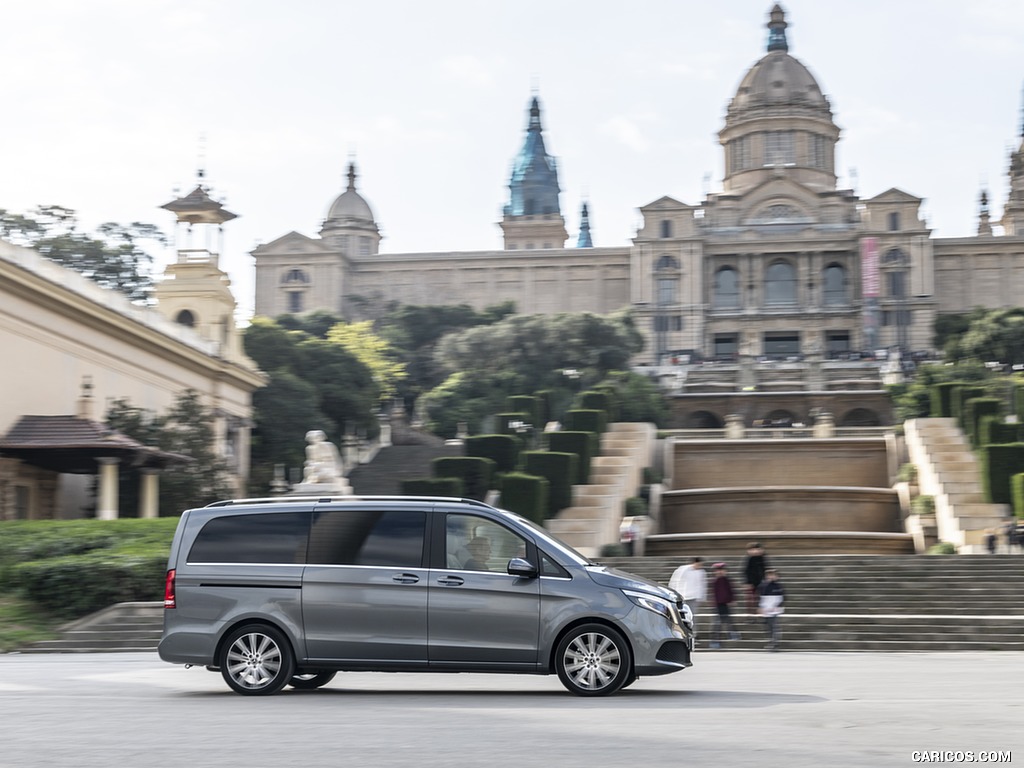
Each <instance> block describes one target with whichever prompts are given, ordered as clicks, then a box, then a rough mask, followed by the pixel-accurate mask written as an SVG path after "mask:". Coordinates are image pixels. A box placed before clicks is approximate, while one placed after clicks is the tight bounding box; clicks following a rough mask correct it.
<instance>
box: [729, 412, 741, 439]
mask: <svg viewBox="0 0 1024 768" xmlns="http://www.w3.org/2000/svg"><path fill="white" fill-rule="evenodd" d="M743 432H744V427H743V416H742V415H741V414H738V413H727V414H726V415H725V437H726V439H727V440H742V439H743Z"/></svg>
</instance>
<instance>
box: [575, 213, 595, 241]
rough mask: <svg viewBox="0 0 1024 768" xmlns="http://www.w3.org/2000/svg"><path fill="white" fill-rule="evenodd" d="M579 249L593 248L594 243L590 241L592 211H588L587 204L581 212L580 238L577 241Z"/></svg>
mask: <svg viewBox="0 0 1024 768" xmlns="http://www.w3.org/2000/svg"><path fill="white" fill-rule="evenodd" d="M576 247H577V248H593V247H594V241H593V240H591V239H590V211H589V210H588V209H587V204H586V203H584V204H583V210H582V211H580V237H579V240H577V241H576Z"/></svg>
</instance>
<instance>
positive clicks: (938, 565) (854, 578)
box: [600, 552, 1024, 651]
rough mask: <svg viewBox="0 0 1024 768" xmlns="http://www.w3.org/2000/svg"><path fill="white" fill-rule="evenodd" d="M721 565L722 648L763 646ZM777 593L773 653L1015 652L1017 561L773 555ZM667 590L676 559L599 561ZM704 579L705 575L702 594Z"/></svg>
mask: <svg viewBox="0 0 1024 768" xmlns="http://www.w3.org/2000/svg"><path fill="white" fill-rule="evenodd" d="M715 560H720V561H722V562H726V563H727V564H728V565H729V573H730V578H731V580H732V584H733V589H734V590H735V591H736V593H737V601H736V603H735V604H734V606H733V613H734V615H735V616H736V618H737V625H738V628H739V630H740V632H741V635H742V637H741V639H740V640H738V641H734V642H726V643H723V647H724V648H725V649H726V650H755V649H759V648H762V647H763V645H764V630H763V626H762V623H761V620H760V619H759V618H758V617H757V616H756V615H752V614H750V613H748V612H747V607H746V604H745V601H744V600H743V599H742V595H741V594H740V593H741V591H742V589H741V588H742V586H743V570H742V568H743V559H742V558H741V557H719V558H714V557H713V553H706V554H705V563H706V565H708V566H710V564H711V563H712V562H714V561H715ZM769 560H770V563H771V566H772V567H774V568H777V569H778V570H779V575H780V581H781V582H782V583H783V585H784V586H785V589H786V613H785V615H784V616H783V618H782V632H783V638H782V649H783V650H789V651H961V650H1024V600H1021V595H1022V594H1024V555H973V556H969V557H968V556H960V555H946V556H921V555H900V556H888V555H778V556H772V555H771V553H770V552H769ZM600 562H602V563H603V564H605V565H609V566H612V567H616V568H622V569H623V570H627V571H631V572H633V573H636V574H637V575H640V576H646V577H647V578H650V579H654V580H655V581H658V582H660V583H663V584H668V580H669V577H670V576H671V574H672V571H673V570H674V569H675V568H676V567H677V566H678V565H680V564H681V563H682V562H684V561H683V560H681V559H679V558H659V557H644V558H601V560H600ZM711 579H712V574H711V573H710V572H709V573H708V586H709V590H710V584H711ZM713 615H714V605H712V604H711V602H710V601H707V602H705V603H703V604H702V605H701V609H700V613H699V617H698V621H699V637H700V641H701V642H700V644H699V647H700V648H702V649H706V648H707V642H708V641H709V640H710V635H711V626H712V618H713Z"/></svg>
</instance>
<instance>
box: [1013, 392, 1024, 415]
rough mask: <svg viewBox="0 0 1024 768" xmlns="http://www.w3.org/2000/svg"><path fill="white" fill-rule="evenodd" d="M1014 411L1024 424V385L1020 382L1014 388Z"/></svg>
mask: <svg viewBox="0 0 1024 768" xmlns="http://www.w3.org/2000/svg"><path fill="white" fill-rule="evenodd" d="M1013 412H1014V413H1016V414H1017V421H1018V422H1019V423H1021V424H1024V387H1022V386H1021V385H1020V384H1019V383H1018V384H1017V385H1016V386H1015V388H1014V390H1013Z"/></svg>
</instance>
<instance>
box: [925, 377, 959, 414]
mask: <svg viewBox="0 0 1024 768" xmlns="http://www.w3.org/2000/svg"><path fill="white" fill-rule="evenodd" d="M958 386H959V384H957V383H955V382H952V381H944V382H941V383H938V384H935V385H933V386H932V393H931V397H932V402H931V415H932V416H933V417H936V418H949V417H951V416H952V415H953V390H954V389H955V388H956V387H958Z"/></svg>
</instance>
